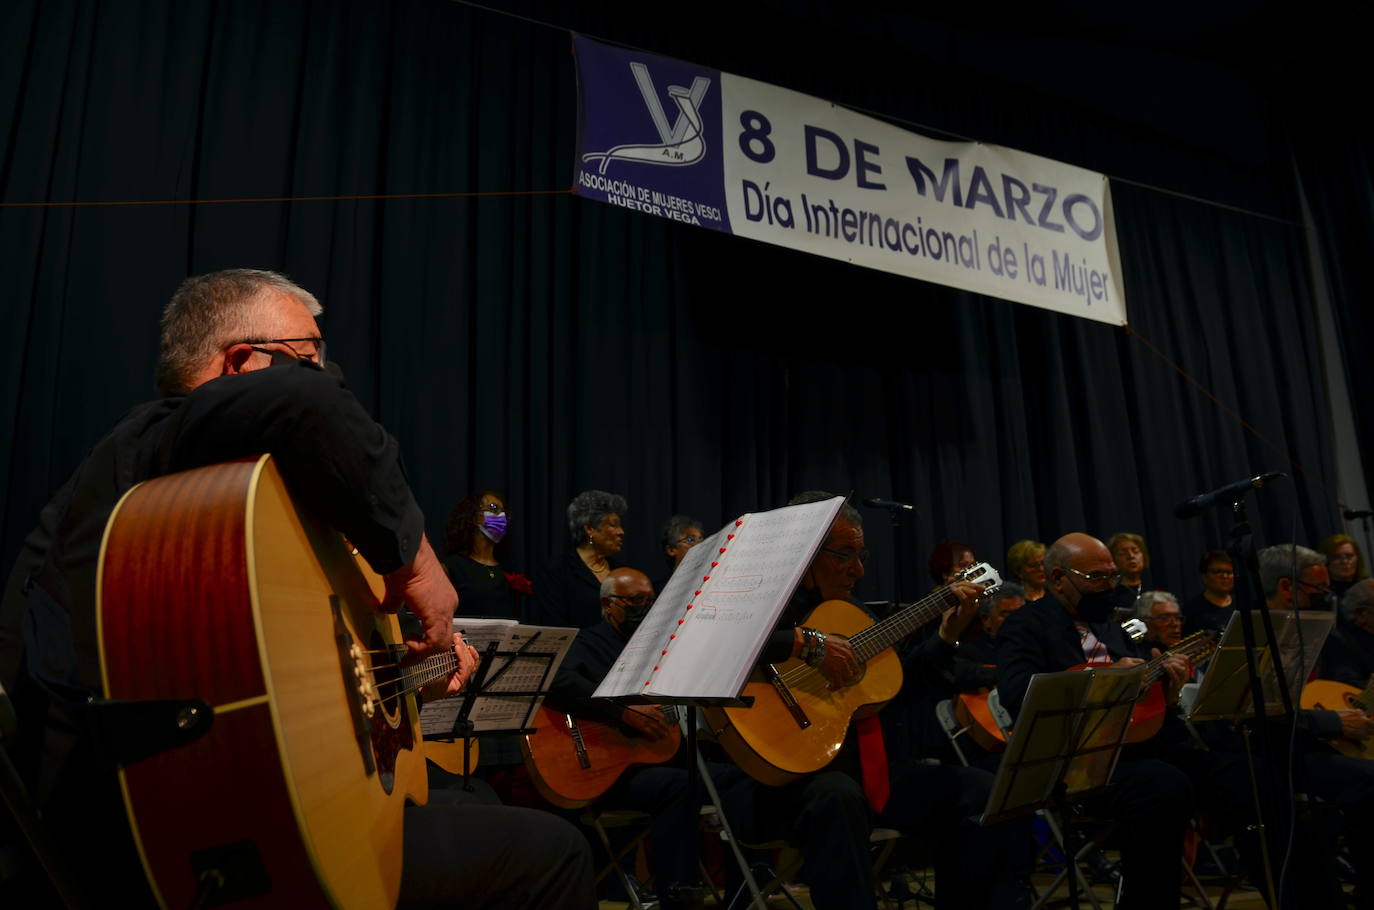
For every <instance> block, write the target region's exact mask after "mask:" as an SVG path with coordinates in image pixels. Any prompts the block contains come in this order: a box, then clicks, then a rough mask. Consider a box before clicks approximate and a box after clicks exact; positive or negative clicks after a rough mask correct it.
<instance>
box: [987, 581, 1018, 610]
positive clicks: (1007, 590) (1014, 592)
mask: <svg viewBox="0 0 1374 910" xmlns="http://www.w3.org/2000/svg"><path fill="white" fill-rule="evenodd" d="M1013 597H1019V598H1021V599H1022V600H1025V599H1026V589H1025V588H1024V587H1022V586H1021V585H1019V584H1017V583H1016V582H1014V581H1004V582H1002V584H1001V585H1000V586H999V587H998V588H997V590H996V591H994V592H993V593H992V596H991V597H984V598H983V599H982V600H980V601H978V615H979V616H991V615H992V608H993V607H995V606H997V602H998V601H999V600H1011V599H1012V598H1013Z"/></svg>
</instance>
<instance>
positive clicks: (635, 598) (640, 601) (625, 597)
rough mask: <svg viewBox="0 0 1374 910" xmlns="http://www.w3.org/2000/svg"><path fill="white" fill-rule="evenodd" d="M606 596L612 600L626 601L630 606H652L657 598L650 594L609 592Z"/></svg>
mask: <svg viewBox="0 0 1374 910" xmlns="http://www.w3.org/2000/svg"><path fill="white" fill-rule="evenodd" d="M606 596H607V598H609V599H610V600H621V601H624V602H625V603H626V604H627V605H628V606H631V607H652V606H653V605H654V601H655V600H656V599H657V598H655V597H653V596H652V595H649V594H635V595H630V594H608V595H606Z"/></svg>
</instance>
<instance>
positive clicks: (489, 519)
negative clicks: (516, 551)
mask: <svg viewBox="0 0 1374 910" xmlns="http://www.w3.org/2000/svg"><path fill="white" fill-rule="evenodd" d="M477 529H478V530H479V531H481V532H482V533H483V534H485V535H486V537H487V539H488V540H490V541H491V542H492V543H500V542H501V538H503V537H505V536H506V513H505V512H497V513H496V514H495V515H493V514H491V513H490V512H483V513H482V523H481V524H480V525H478V526H477Z"/></svg>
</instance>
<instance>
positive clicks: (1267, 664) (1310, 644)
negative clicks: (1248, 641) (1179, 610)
mask: <svg viewBox="0 0 1374 910" xmlns="http://www.w3.org/2000/svg"><path fill="white" fill-rule="evenodd" d="M1246 618H1247V617H1246V616H1245V615H1244V614H1240V613H1233V614H1232V615H1231V618H1230V619H1229V620H1228V621H1227V623H1226V630H1225V631H1224V632H1223V633H1222V636H1221V644H1220V645H1219V646H1218V647H1217V652H1216V654H1214V655H1212V660H1211V663H1210V664H1209V665H1208V667H1207V672H1206V673H1205V674H1204V675H1203V677H1202V685H1201V687H1200V688H1199V689H1198V693H1197V697H1196V698H1195V699H1194V700H1193V703H1192V706H1191V708H1190V709H1189V711H1188V720H1189V721H1190V722H1193V723H1198V722H1200V721H1205V720H1229V721H1232V722H1238V721H1241V720H1246V719H1248V718H1251V717H1255V716H1256V715H1257V713H1258V712H1257V711H1256V710H1255V704H1254V697H1253V694H1252V688H1251V685H1250V679H1249V675H1248V672H1247V666H1246V665H1247V657H1246V653H1245V650H1246V649H1245V634H1244V630H1243V629H1242V628H1241V626H1242V624H1243V623H1244V621H1245V619H1246ZM1271 621H1272V623H1273V628H1274V637H1275V639H1276V640H1277V644H1278V653H1279V661H1278V663H1280V664H1281V665H1282V666H1283V668H1284V675H1285V676H1286V677H1287V679H1286V680H1285V683H1286V685H1285V688H1286V689H1287V695H1288V700H1289V703H1290V704H1297V703H1298V696H1299V695H1300V694H1301V690H1302V686H1303V683H1304V682H1306V679H1305V673H1306V671H1310V670H1311V668H1312V667H1314V666H1316V661H1317V657H1318V656H1319V655H1320V654H1321V649H1322V645H1323V644H1325V643H1326V637H1327V636H1328V635H1329V634H1330V633H1331V627H1332V626H1333V625H1334V623H1335V621H1336V616H1335V614H1333V613H1304V612H1297V611H1274V613H1273V614H1272V615H1271ZM1252 626H1253V634H1254V642H1255V649H1256V652H1255V653H1256V655H1257V659H1258V669H1259V673H1260V682H1261V686H1262V691H1263V693H1264V706H1263V709H1264V714H1265V716H1266V717H1272V716H1274V715H1276V714H1279V713H1281V712H1282V710H1283V708H1282V706H1283V693H1282V692H1281V691H1280V688H1279V681H1278V673H1277V666H1276V662H1275V659H1274V648H1272V647H1270V641H1269V638H1268V635H1267V633H1266V631H1265V627H1264V624H1262V623H1259V622H1253V623H1252Z"/></svg>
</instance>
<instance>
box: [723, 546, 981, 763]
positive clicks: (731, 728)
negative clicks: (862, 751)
mask: <svg viewBox="0 0 1374 910" xmlns="http://www.w3.org/2000/svg"><path fill="white" fill-rule="evenodd" d="M955 580H956V581H970V582H974V583H975V584H980V585H983V586H984V587H985V595H984V596H986V595H987V594H991V593H992V592H993V591H995V590H996V589H997V587H998V586H999V585H1001V584H1002V579H1001V577H1000V576H999V575H998V574H997V570H996V569H994V568H993V567H992V566H990V565H988V564H987V563H979V564H978V565H975V566H970V567H969V568H968V569H965V570H964V571H963V572H961V573H960V574H959V575H958V576H957V577H956V579H955ZM958 605H959V598H958V596H956V595H955V594H954V592H953V591H951V590H950V589H949V588H948V587H943V588H939V589H938V590H936V591H934V592H932V593H931V594H928V595H927V596H926V597H924V598H922V599H921V600H919V601H917V602H915V603H912V604H907V605H905V606H903V607H901V608H900V609H898V610H897V611H896V612H895V613H893V614H892V615H891V616H889V617H888V618H886V619H884V620H882V621H881V622H877V623H875V622H874V621H873V617H871V616H869V615H868V614H867V613H866V612H864V611H863V610H862V609H860V608H859V607H857V606H855V605H854V604H852V603H849V602H848V601H843V600H827V601H826V602H825V603H823V604H821V605H820V606H818V607H816V609H815V610H813V611H811V614H810V615H809V616H807V618H806V620H805V621H804V622H802V623H801V625H804V626H810V627H812V628H815V629H819V630H821V631H822V632H825V633H827V634H834V635H843V636H845V637H846V638H848V639H849V643H850V645H852V646H853V648H854V653H855V654H856V655H857V656H858V658H859V663H860V665H861V666H862V668H863V677H862V678H861V679H860V680H859V681H858V682H856V683H854V684H853V685H849V686H844V687H843V688H840V689H831V688H830V685H829V683H828V682H826V679H825V677H824V676H822V675H821V673H820V671H818V670H815V669H813V668H811V667H809V666H807V665H806V664H805V663H803V662H802V661H801V660H800V659H798V658H792V659H790V660H788V661H785V662H784V663H781V664H776V665H774V664H767V665H765V666H764V667H763V668H762V670H761V672H760V673H758V674H756V678H754V679H753V680H751V681H750V682H749V683H747V684H746V685H745V687H744V694H745V695H746V696H752V697H753V698H754V706H753V707H752V708H704V709H703V712H702V713H703V716H704V717H705V718H706V721H707V723H708V724H710V726H711V729H712V730H713V731H714V733H715V736H716V738H717V740H718V741H719V742H720V744H721V746H723V747H724V748H725V750H726V752H728V753H729V755H730V757H731V758H732V759H733V760H734V761H735V763H736V764H737V765H739V766H740V767H741V768H743V769H744V770H745V771H746V772H747V773H748V774H750V775H751V776H752V777H754V778H755V779H757V780H759V781H760V782H762V783H765V784H771V785H775V786H780V785H782V784H785V783H787V782H789V781H792V780H795V779H797V778H798V777H800V776H802V775H805V774H810V773H812V772H815V771H819V770H820V769H821V768H824V767H825V766H826V765H828V764H829V763H830V761H831V760H832V759H833V758H834V757H835V755H836V754H837V753H838V752H839V751H840V747H841V746H842V745H843V744H844V738H845V733H846V731H847V730H848V729H849V722H850V720H851V719H852V718H856V717H857V718H863V717H868V716H870V715H872V714H875V713H877V711H878V710H879V709H880V708H882V706H883V705H884V704H886V703H887V702H889V701H891V700H892V698H893V697H895V696H896V694H897V692H898V690H899V689H901V687H902V664H901V660H900V659H899V658H898V657H897V652H896V651H894V650H892V646H893V645H894V644H896V643H897V642H899V641H901V640H902V639H903V638H906V637H907V636H908V635H910V634H911V633H913V632H915V631H916V630H917V629H919V628H921V627H922V626H924V625H925V624H926V623H928V622H930V621H931V620H933V619H936V618H938V617H939V616H940V614H942V613H944V612H945V611H946V610H948V609H950V608H951V607H956V606H958Z"/></svg>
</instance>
